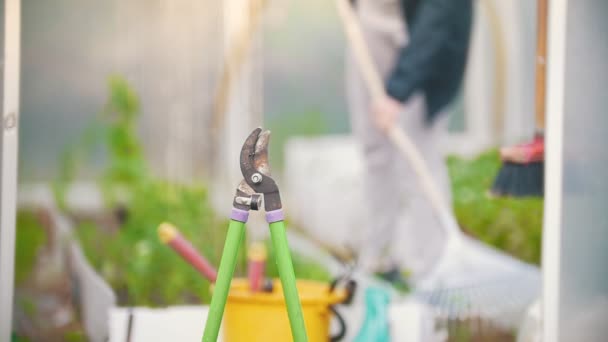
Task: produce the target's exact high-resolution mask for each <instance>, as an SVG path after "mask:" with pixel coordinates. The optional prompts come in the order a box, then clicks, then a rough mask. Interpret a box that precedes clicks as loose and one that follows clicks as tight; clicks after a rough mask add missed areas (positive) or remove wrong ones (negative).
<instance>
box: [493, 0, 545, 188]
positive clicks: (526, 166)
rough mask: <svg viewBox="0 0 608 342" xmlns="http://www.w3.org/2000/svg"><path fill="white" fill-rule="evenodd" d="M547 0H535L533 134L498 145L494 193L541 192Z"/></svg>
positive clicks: (542, 179)
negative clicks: (524, 139) (524, 140)
mask: <svg viewBox="0 0 608 342" xmlns="http://www.w3.org/2000/svg"><path fill="white" fill-rule="evenodd" d="M547 1H548V0H538V2H537V3H538V6H537V16H538V23H537V25H538V28H537V37H536V108H535V109H536V110H535V119H536V120H535V121H536V137H535V138H534V139H533V140H532V142H529V143H524V144H519V145H515V146H509V147H503V148H501V149H500V158H501V159H502V161H503V165H502V168H501V169H500V171H499V172H498V175H497V176H496V179H495V180H494V184H493V185H492V189H491V191H490V193H491V194H492V195H495V196H516V197H524V196H543V193H544V156H545V154H544V152H545V139H544V128H545V88H546V83H545V70H546V56H547Z"/></svg>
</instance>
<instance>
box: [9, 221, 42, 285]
mask: <svg viewBox="0 0 608 342" xmlns="http://www.w3.org/2000/svg"><path fill="white" fill-rule="evenodd" d="M46 239H47V236H46V231H45V230H44V228H43V227H42V225H41V224H40V222H39V221H38V218H37V217H36V214H35V213H34V212H33V211H26V210H19V211H18V212H17V237H16V245H15V284H16V285H19V284H21V283H23V282H24V281H25V280H26V279H27V277H28V276H29V274H30V273H31V271H32V269H33V268H34V264H35V263H36V257H37V256H38V251H39V250H40V248H41V247H42V246H43V245H44V244H45V243H46Z"/></svg>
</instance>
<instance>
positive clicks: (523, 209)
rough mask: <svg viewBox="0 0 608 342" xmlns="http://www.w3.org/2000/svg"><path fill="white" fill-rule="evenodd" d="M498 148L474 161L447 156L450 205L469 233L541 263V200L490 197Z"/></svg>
mask: <svg viewBox="0 0 608 342" xmlns="http://www.w3.org/2000/svg"><path fill="white" fill-rule="evenodd" d="M500 165H501V163H500V159H499V156H498V151H496V150H491V151H488V152H485V153H483V154H481V155H480V156H478V157H477V158H475V159H473V160H466V159H463V158H458V157H449V158H448V167H449V171H450V178H451V181H452V191H453V204H454V210H455V213H456V217H457V219H458V221H459V223H460V225H461V226H462V227H463V228H464V229H465V231H467V232H468V233H470V234H472V235H474V236H475V237H477V238H479V239H481V240H482V241H484V242H486V243H489V244H490V245H493V246H495V247H497V248H499V249H501V250H504V251H506V252H508V253H510V254H512V255H514V256H517V257H519V258H520V259H522V260H525V261H528V262H533V263H536V264H539V263H540V248H541V238H542V218H543V201H542V199H538V198H523V199H522V198H490V197H489V196H488V195H487V193H488V189H489V188H490V187H491V185H492V182H493V181H494V177H495V176H496V174H497V172H498V170H499V168H500Z"/></svg>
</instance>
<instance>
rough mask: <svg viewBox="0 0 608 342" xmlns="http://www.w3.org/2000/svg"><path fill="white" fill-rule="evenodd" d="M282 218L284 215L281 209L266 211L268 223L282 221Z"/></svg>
mask: <svg viewBox="0 0 608 342" xmlns="http://www.w3.org/2000/svg"><path fill="white" fill-rule="evenodd" d="M284 219H285V215H284V214H283V209H277V210H273V211H268V212H266V222H268V223H273V222H278V221H283V220H284Z"/></svg>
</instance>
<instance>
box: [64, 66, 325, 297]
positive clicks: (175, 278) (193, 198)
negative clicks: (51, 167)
mask: <svg viewBox="0 0 608 342" xmlns="http://www.w3.org/2000/svg"><path fill="white" fill-rule="evenodd" d="M109 89H110V90H109V94H110V96H109V100H108V103H107V104H106V105H105V107H104V111H103V112H102V114H103V115H102V116H101V119H100V120H97V121H96V122H95V123H94V124H93V125H92V126H91V127H90V128H89V129H88V130H87V131H86V132H85V134H84V135H83V138H82V140H83V141H82V142H81V143H80V145H79V146H78V147H76V148H73V149H71V150H69V152H68V153H66V155H65V159H64V164H63V168H64V170H63V172H62V175H63V176H62V177H61V178H60V180H59V181H58V182H57V183H56V184H57V185H56V187H55V188H56V197H57V198H58V200H62V201H63V203H65V201H64V200H63V197H64V196H65V188H66V187H67V185H69V182H70V181H71V180H72V179H73V178H74V177H75V175H76V171H75V169H76V168H77V166H78V164H79V163H81V162H82V160H83V158H82V157H83V156H84V155H86V153H84V152H83V151H84V150H85V149H89V150H90V149H92V148H94V147H95V146H96V145H102V147H103V148H104V150H106V152H107V154H108V156H107V160H106V163H105V167H104V169H103V171H102V175H101V177H100V180H99V185H100V188H101V189H102V191H103V192H104V195H105V198H106V200H107V201H106V203H107V204H108V206H109V207H110V209H112V208H116V206H121V207H124V210H125V211H126V219H125V220H124V222H121V224H120V226H119V228H118V229H107V227H103V226H100V225H99V224H98V223H96V222H95V221H93V220H84V221H82V222H81V223H80V224H79V225H78V227H77V229H76V236H77V237H78V239H79V241H80V242H81V245H82V247H83V250H84V253H85V255H86V256H87V259H88V260H89V261H90V262H91V263H92V265H93V266H94V268H95V269H97V270H98V271H99V272H100V273H101V274H102V275H103V277H104V278H105V279H106V280H107V281H108V282H109V283H110V284H111V286H112V287H113V288H114V290H115V291H116V293H117V294H118V297H119V304H121V305H130V306H133V305H146V306H163V305H169V304H183V303H201V302H202V303H207V302H209V300H210V294H209V282H208V281H207V280H205V279H203V278H202V277H201V276H200V275H199V274H198V273H197V272H196V271H195V270H194V269H193V268H192V267H191V266H190V265H188V264H187V263H186V262H185V261H183V260H182V259H181V258H180V257H179V256H178V255H177V254H176V253H175V252H174V251H172V250H171V248H170V247H169V246H166V245H164V244H162V243H161V242H160V241H159V239H158V236H157V227H158V225H159V224H160V223H161V222H164V221H169V222H171V223H173V224H174V225H176V226H177V227H178V228H179V230H180V232H181V233H182V234H183V235H184V236H185V237H186V238H187V239H188V240H190V242H191V243H192V244H193V246H194V247H195V248H196V249H197V250H199V251H200V252H201V253H202V254H203V255H205V256H206V257H207V258H208V259H209V261H210V262H211V263H213V264H215V265H218V264H219V260H220V256H221V252H222V248H223V244H224V238H225V231H226V228H227V226H228V221H227V220H226V219H223V218H218V217H217V216H216V215H215V213H214V212H213V210H212V208H211V206H210V203H209V197H208V193H207V190H206V188H205V186H204V185H203V184H187V185H186V184H177V183H172V182H167V181H164V180H160V179H157V178H155V177H153V176H152V175H151V173H150V172H149V168H148V166H147V164H146V160H145V158H144V157H143V149H142V146H141V143H140V141H139V138H138V137H137V134H136V127H137V118H138V117H139V101H138V99H137V96H136V94H135V92H134V91H133V90H132V89H131V88H130V87H129V85H128V83H127V82H126V81H125V80H124V79H122V78H120V77H118V76H114V77H112V78H110V81H109ZM244 250H245V248H244V247H243V248H241V253H240V255H239V259H238V260H239V262H238V265H237V271H236V274H237V275H243V274H244V271H245V269H246V267H245V263H246V260H245V255H246V254H245V252H244ZM296 260H297V265H299V267H298V266H297V267H296V272H297V274H298V275H300V274H302V275H303V276H308V277H318V276H319V275H320V274H321V272H322V271H321V269H322V267H321V266H318V265H314V264H313V263H310V262H308V261H306V260H305V259H302V258H301V257H295V256H294V263H296Z"/></svg>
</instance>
